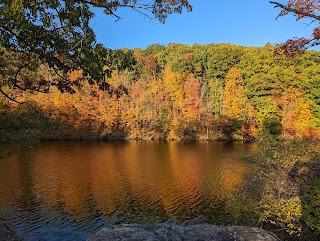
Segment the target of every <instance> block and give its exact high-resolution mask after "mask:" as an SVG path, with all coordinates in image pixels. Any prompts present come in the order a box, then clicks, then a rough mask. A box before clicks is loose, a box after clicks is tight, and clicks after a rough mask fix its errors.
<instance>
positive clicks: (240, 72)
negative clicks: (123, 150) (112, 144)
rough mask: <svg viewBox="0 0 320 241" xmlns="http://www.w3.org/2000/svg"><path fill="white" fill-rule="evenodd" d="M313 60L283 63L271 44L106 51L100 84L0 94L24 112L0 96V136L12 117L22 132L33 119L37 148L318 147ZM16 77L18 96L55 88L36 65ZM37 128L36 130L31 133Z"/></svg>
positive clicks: (318, 81)
mask: <svg viewBox="0 0 320 241" xmlns="http://www.w3.org/2000/svg"><path fill="white" fill-rule="evenodd" d="M1 51H3V53H4V55H3V56H7V57H8V56H11V57H8V59H9V60H7V61H8V62H10V61H11V64H12V66H14V64H15V63H14V62H15V61H19V56H18V55H19V54H16V55H11V54H9V53H8V52H7V51H6V50H5V49H1ZM319 55H320V54H319V52H317V51H307V52H306V53H305V54H304V55H302V56H301V57H298V58H295V59H291V58H290V59H288V58H285V57H283V56H282V55H281V54H279V53H275V47H274V46H272V45H270V44H267V45H266V46H264V47H261V48H257V47H241V46H236V45H231V44H209V45H197V44H195V45H193V46H187V45H182V44H169V45H168V46H163V45H157V44H155V45H151V46H149V47H148V48H146V49H145V50H142V49H134V50H129V49H120V50H116V51H111V50H110V51H108V52H106V56H105V58H106V60H107V61H109V64H108V67H105V73H106V75H105V77H104V78H105V80H106V81H105V84H99V83H97V82H92V81H90V80H89V79H88V77H87V76H85V75H84V74H83V70H82V69H78V70H72V71H69V72H68V73H67V74H68V77H69V80H70V85H68V86H63V85H60V84H59V83H58V84H56V85H52V84H51V85H50V86H49V85H47V88H43V86H46V82H45V81H44V83H41V85H42V91H37V90H36V89H34V90H33V91H31V92H30V91H29V92H28V91H23V90H21V88H15V87H12V88H11V89H10V87H6V88H7V89H5V91H7V92H9V93H10V94H11V97H13V98H14V99H15V100H17V101H19V102H20V103H21V102H23V103H24V102H26V103H27V104H25V105H21V104H17V103H15V102H12V101H10V100H9V99H7V98H5V97H4V96H2V99H1V112H2V113H5V114H4V115H2V116H3V117H2V120H1V121H2V122H3V124H2V129H3V130H2V131H3V132H6V133H8V129H12V128H13V129H15V128H17V126H18V127H19V125H20V126H21V123H20V124H19V123H17V121H18V122H19V118H18V120H15V121H12V120H11V121H10V119H12V118H16V116H15V115H16V114H18V115H21V118H20V119H23V118H27V120H23V121H22V122H24V124H25V125H26V126H25V128H35V127H31V126H32V123H38V122H39V116H41V121H40V122H41V125H40V126H41V127H42V128H44V129H46V133H47V136H43V138H49V139H52V138H66V137H68V138H89V137H90V138H130V139H214V140H234V139H242V140H254V139H257V138H263V137H265V136H269V135H272V136H282V137H284V138H318V137H319V135H320V129H319V127H320V99H319V93H320V68H319V64H320V63H319V59H320V58H319ZM9 68H10V65H9ZM16 68H18V67H16ZM13 71H16V70H15V69H14V68H13ZM19 74H20V75H21V76H19V77H20V78H21V83H20V86H25V87H27V85H28V79H32V78H33V79H39V80H41V79H54V78H55V77H57V74H59V73H57V72H55V71H53V70H52V69H50V68H49V67H47V66H46V65H44V64H42V65H41V66H40V68H37V70H36V71H34V70H33V69H32V67H30V68H27V69H24V70H23V71H21V73H19ZM58 77H59V76H58ZM30 119H31V120H30ZM13 122H14V123H13ZM49 122H50V123H49ZM52 122H55V123H58V124H57V125H53V124H52ZM26 123H31V124H30V125H29V124H26ZM41 127H39V123H38V126H37V127H36V128H35V129H34V131H38V132H39V131H40V130H41ZM48 127H50V128H49V130H48ZM21 128H22V127H21ZM39 128H40V129H39ZM48 131H49V132H50V133H48ZM9 132H10V131H9ZM29 132H30V130H29ZM31 132H32V130H31ZM40 132H41V133H43V132H42V131H40ZM38 134H39V133H38ZM4 136H5V135H4ZM40 136H41V135H40Z"/></svg>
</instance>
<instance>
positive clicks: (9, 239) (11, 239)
mask: <svg viewBox="0 0 320 241" xmlns="http://www.w3.org/2000/svg"><path fill="white" fill-rule="evenodd" d="M0 241H21V239H19V238H18V237H17V236H16V234H15V233H14V232H13V231H12V230H11V229H10V228H9V227H8V226H7V225H6V224H5V223H3V222H2V221H0Z"/></svg>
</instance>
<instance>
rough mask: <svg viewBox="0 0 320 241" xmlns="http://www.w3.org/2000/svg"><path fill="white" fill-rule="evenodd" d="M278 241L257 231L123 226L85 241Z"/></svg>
mask: <svg viewBox="0 0 320 241" xmlns="http://www.w3.org/2000/svg"><path fill="white" fill-rule="evenodd" d="M142 240H144V241H209V240H210V241H279V239H278V238H277V237H276V236H275V235H274V234H272V233H270V232H268V231H265V230H263V229H260V228H253V227H240V226H217V225H211V224H195V225H189V226H185V227H181V226H179V225H173V224H150V225H138V224H123V225H115V226H112V227H107V228H103V229H101V230H100V231H98V233H96V234H95V235H93V236H92V237H90V238H89V239H87V241H142Z"/></svg>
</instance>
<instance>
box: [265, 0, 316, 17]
mask: <svg viewBox="0 0 320 241" xmlns="http://www.w3.org/2000/svg"><path fill="white" fill-rule="evenodd" d="M269 3H271V4H274V5H275V6H274V7H275V8H278V7H279V8H282V9H283V10H285V11H288V12H292V13H295V14H298V15H302V16H305V17H310V18H313V19H315V20H317V21H320V16H318V15H315V14H312V13H307V12H304V11H302V10H299V9H295V8H291V7H288V6H286V5H283V4H281V3H278V2H274V1H269Z"/></svg>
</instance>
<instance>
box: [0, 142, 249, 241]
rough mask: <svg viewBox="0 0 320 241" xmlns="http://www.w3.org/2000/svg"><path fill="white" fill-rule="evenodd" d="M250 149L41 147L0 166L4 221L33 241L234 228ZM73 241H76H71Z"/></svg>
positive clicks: (201, 145) (212, 145) (220, 145)
mask: <svg viewBox="0 0 320 241" xmlns="http://www.w3.org/2000/svg"><path fill="white" fill-rule="evenodd" d="M251 148H252V144H251V145H245V144H243V143H240V142H234V143H226V142H174V141H112V142H88V141H69V142H59V141H57V142H41V143H38V144H36V145H34V146H33V147H32V148H26V149H23V150H20V151H19V152H18V153H16V154H15V155H13V156H12V157H10V158H5V159H3V160H0V162H1V165H0V173H1V179H0V192H1V195H0V216H1V218H3V219H4V220H5V221H7V222H8V223H9V225H11V226H12V227H13V229H14V230H15V231H16V232H17V233H18V234H20V235H22V236H24V237H25V238H26V239H29V240H40V239H43V240H61V238H62V237H63V240H67V239H68V238H70V240H73V239H74V238H75V237H77V239H79V240H85V239H86V237H88V235H90V234H91V233H93V232H95V231H96V230H97V229H99V228H101V227H102V226H108V225H112V224H115V223H154V222H176V223H181V224H184V223H187V222H188V220H190V219H192V218H195V217H199V216H202V217H205V218H207V219H209V220H211V221H212V222H214V223H226V222H232V220H230V218H231V217H229V218H228V213H230V212H231V211H230V210H228V209H230V207H229V205H226V203H227V201H228V198H231V196H232V195H231V194H232V192H233V191H234V190H237V188H239V186H241V184H242V183H243V180H244V175H245V174H246V173H247V171H248V170H249V169H248V164H245V163H243V162H241V161H239V158H240V156H242V155H243V154H245V153H247V152H250V150H251ZM72 238H73V239H72Z"/></svg>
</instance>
